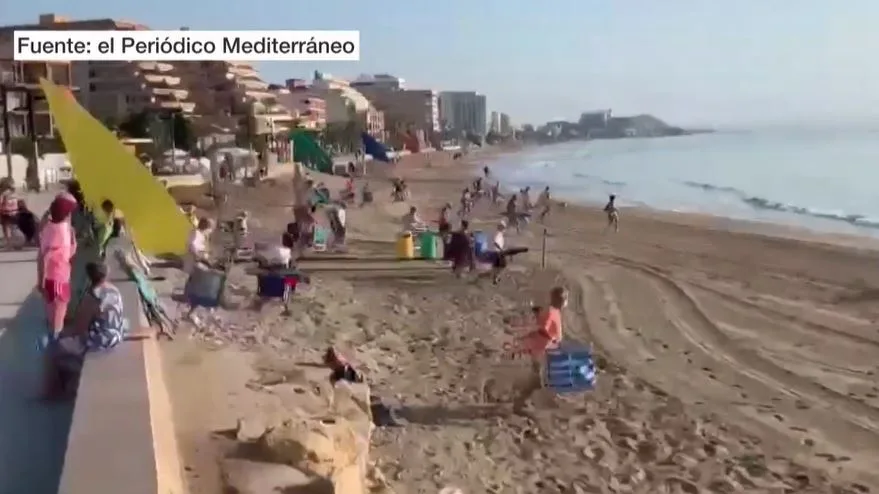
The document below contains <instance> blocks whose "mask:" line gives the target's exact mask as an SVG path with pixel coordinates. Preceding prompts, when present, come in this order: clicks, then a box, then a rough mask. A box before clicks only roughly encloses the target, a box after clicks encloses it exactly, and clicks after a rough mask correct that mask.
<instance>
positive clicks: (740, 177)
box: [492, 129, 879, 237]
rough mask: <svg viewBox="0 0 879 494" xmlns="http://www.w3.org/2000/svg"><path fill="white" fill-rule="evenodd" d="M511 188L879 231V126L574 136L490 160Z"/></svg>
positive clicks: (574, 198) (819, 227)
mask: <svg viewBox="0 0 879 494" xmlns="http://www.w3.org/2000/svg"><path fill="white" fill-rule="evenodd" d="M492 170H493V173H494V174H495V175H497V176H498V177H499V179H500V180H501V182H502V183H503V184H504V186H505V187H513V188H521V187H525V186H529V185H530V186H531V187H532V190H534V191H535V194H534V195H535V197H536V194H537V192H538V191H539V190H540V189H542V188H543V187H544V186H547V185H548V186H550V189H551V191H552V196H553V197H554V198H558V199H564V200H568V201H572V202H587V203H603V202H604V201H606V200H607V196H608V195H609V194H616V195H617V201H618V202H619V204H620V206H623V207H625V206H647V207H650V208H655V209H660V210H668V211H677V212H686V213H703V214H710V215H716V216H724V217H729V218H736V219H745V220H752V221H762V222H770V223H778V224H784V225H791V226H796V227H804V228H807V229H811V230H816V231H824V232H832V233H843V234H853V235H865V236H873V237H879V130H851V129H846V130H828V129H797V130H792V129H785V130H779V129H775V130H765V131H735V132H733V131H730V132H715V133H711V134H696V135H690V136H681V137H666V138H644V139H637V138H635V139H614V140H591V141H572V142H566V143H560V144H553V145H545V146H539V147H534V148H530V149H526V150H525V151H524V152H522V153H517V154H511V155H507V156H504V157H502V158H500V159H499V160H498V162H497V163H496V164H495V165H494V166H492Z"/></svg>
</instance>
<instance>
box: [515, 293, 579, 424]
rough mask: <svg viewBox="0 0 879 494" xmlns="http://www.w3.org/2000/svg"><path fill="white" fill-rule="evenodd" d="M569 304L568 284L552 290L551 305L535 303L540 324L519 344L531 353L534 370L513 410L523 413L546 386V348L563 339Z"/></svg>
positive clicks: (534, 310) (532, 368)
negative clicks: (532, 399) (563, 326)
mask: <svg viewBox="0 0 879 494" xmlns="http://www.w3.org/2000/svg"><path fill="white" fill-rule="evenodd" d="M567 305H568V292H567V290H565V288H564V287H561V286H556V287H553V289H552V290H550V292H549V306H548V307H545V308H542V307H534V308H533V309H532V311H533V312H534V314H535V315H536V319H537V320H536V322H537V328H536V329H535V330H534V331H532V332H530V333H528V334H526V335H525V336H524V337H522V339H521V340H520V342H519V348H521V349H522V350H524V351H525V352H527V353H528V354H530V356H531V373H530V374H529V376H528V380H527V381H526V382H525V383H524V385H523V387H522V389H521V391H520V393H519V395H518V396H517V397H516V399H515V401H514V402H513V411H514V412H515V413H521V412H522V411H523V410H524V408H525V406H526V405H527V403H528V400H529V399H530V398H531V396H532V395H533V394H534V393H535V392H536V391H537V390H539V389H540V388H542V387H543V367H544V365H546V351H547V350H551V349H553V348H556V347H557V346H558V345H559V343H561V341H562V309H564V308H565V307H566V306H567Z"/></svg>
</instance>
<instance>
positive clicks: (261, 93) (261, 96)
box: [244, 90, 275, 101]
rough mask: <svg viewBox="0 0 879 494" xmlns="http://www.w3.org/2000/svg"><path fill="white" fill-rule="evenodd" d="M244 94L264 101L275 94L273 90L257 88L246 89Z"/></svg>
mask: <svg viewBox="0 0 879 494" xmlns="http://www.w3.org/2000/svg"><path fill="white" fill-rule="evenodd" d="M244 95H245V96H247V97H248V98H251V99H255V100H257V101H262V100H266V99H273V98H274V97H275V94H274V93H272V92H271V91H257V90H245V91H244Z"/></svg>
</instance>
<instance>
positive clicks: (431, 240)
mask: <svg viewBox="0 0 879 494" xmlns="http://www.w3.org/2000/svg"><path fill="white" fill-rule="evenodd" d="M420 237H421V238H420V241H419V250H420V251H421V257H422V258H423V259H430V260H436V259H439V253H438V252H437V246H436V244H437V242H436V239H437V235H436V233H434V232H431V231H427V232H424V233H422V234H421V235H420Z"/></svg>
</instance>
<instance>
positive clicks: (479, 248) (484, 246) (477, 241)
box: [473, 230, 488, 259]
mask: <svg viewBox="0 0 879 494" xmlns="http://www.w3.org/2000/svg"><path fill="white" fill-rule="evenodd" d="M487 250H488V235H486V234H485V232H482V231H479V230H477V231H475V232H473V255H475V256H476V258H477V259H478V258H480V257H482V255H483V254H484V253H485V252H486V251H487Z"/></svg>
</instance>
